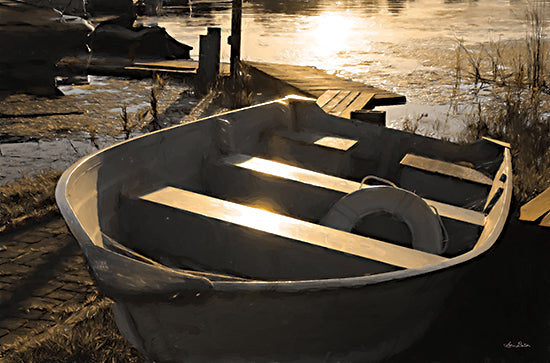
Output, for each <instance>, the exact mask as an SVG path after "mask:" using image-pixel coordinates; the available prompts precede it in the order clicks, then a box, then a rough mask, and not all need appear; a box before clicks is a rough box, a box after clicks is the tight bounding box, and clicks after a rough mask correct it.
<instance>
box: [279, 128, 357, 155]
mask: <svg viewBox="0 0 550 363" xmlns="http://www.w3.org/2000/svg"><path fill="white" fill-rule="evenodd" d="M274 135H277V136H279V137H283V138H286V139H289V140H293V141H297V142H302V143H305V144H310V145H317V146H322V147H326V148H331V149H336V150H340V151H348V150H349V149H350V148H351V147H352V146H354V145H355V144H357V142H358V141H359V140H356V139H350V138H347V137H343V136H339V135H332V134H321V133H319V132H311V131H307V130H301V131H292V130H288V129H282V130H278V131H276V132H275V133H274Z"/></svg>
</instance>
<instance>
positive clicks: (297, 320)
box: [115, 269, 460, 362]
mask: <svg viewBox="0 0 550 363" xmlns="http://www.w3.org/2000/svg"><path fill="white" fill-rule="evenodd" d="M459 275H460V270H457V269H452V270H445V271H442V272H439V273H436V274H431V275H425V276H420V277H415V278H411V279H406V280H400V281H391V282H386V283H381V284H376V285H371V286H363V287H361V288H346V287H342V288H336V289H326V290H325V289H321V290H312V291H307V290H306V291H298V292H293V293H290V292H278V291H271V292H270V291H261V292H259V291H248V292H246V291H240V292H238V293H237V292H231V291H223V292H222V291H211V292H200V293H196V294H188V295H185V296H181V297H180V296H178V297H175V298H174V299H166V300H164V301H162V302H159V301H155V300H151V301H147V299H145V301H144V300H142V299H139V300H137V299H121V300H117V301H116V303H115V316H116V318H117V324H118V326H119V328H120V329H121V331H122V333H123V334H124V335H125V336H126V337H127V338H128V339H129V340H130V341H131V343H132V344H133V345H135V346H136V347H138V349H139V350H141V351H142V352H146V354H147V355H148V356H149V357H150V358H151V359H153V360H155V361H161V362H167V361H182V362H228V361H229V362H274V361H277V362H319V361H326V362H375V361H379V360H381V359H384V358H387V357H389V356H392V355H393V354H396V353H398V352H400V351H402V350H403V349H405V348H407V347H408V346H410V345H411V344H412V343H413V342H414V341H415V340H417V339H418V338H419V337H421V336H422V334H423V333H424V332H425V331H426V330H427V328H428V327H429V325H430V324H431V322H432V321H433V319H434V318H435V317H436V316H437V315H438V313H439V312H440V309H441V307H442V306H443V305H444V302H445V299H446V298H447V297H448V296H449V293H450V292H451V290H452V288H453V286H454V285H455V282H456V281H457V279H458V277H459Z"/></svg>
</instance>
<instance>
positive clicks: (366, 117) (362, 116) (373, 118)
mask: <svg viewBox="0 0 550 363" xmlns="http://www.w3.org/2000/svg"><path fill="white" fill-rule="evenodd" d="M350 118H352V119H354V120H359V121H365V122H370V123H372V124H376V125H379V126H386V111H374V110H356V111H352V112H351V116H350Z"/></svg>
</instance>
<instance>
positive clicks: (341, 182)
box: [223, 154, 485, 226]
mask: <svg viewBox="0 0 550 363" xmlns="http://www.w3.org/2000/svg"><path fill="white" fill-rule="evenodd" d="M223 163H224V164H226V165H230V166H235V167H239V168H243V169H248V170H251V171H255V172H260V173H264V174H268V175H272V176H275V177H278V178H285V179H289V180H293V181H296V182H300V183H304V184H309V185H312V186H315V187H319V188H324V189H329V190H334V191H338V192H340V193H342V194H348V193H351V192H354V191H356V190H357V189H359V188H360V187H361V184H360V183H357V182H354V181H351V180H347V179H342V178H339V177H335V176H331V175H327V174H322V173H318V172H315V171H311V170H307V169H303V168H299V167H296V166H292V165H287V164H283V163H279V162H275V161H271V160H267V159H263V158H260V157H252V156H248V155H242V154H235V155H230V156H228V157H225V158H224V159H223ZM424 200H425V201H426V203H428V205H430V206H433V207H435V208H436V209H437V211H438V213H439V215H441V216H442V217H447V218H451V219H455V220H459V221H462V222H466V223H471V224H476V225H479V226H483V225H484V223H485V215H484V214H483V213H480V212H476V211H473V210H470V209H466V208H461V207H457V206H453V205H450V204H446V203H441V202H437V201H434V200H430V199H424Z"/></svg>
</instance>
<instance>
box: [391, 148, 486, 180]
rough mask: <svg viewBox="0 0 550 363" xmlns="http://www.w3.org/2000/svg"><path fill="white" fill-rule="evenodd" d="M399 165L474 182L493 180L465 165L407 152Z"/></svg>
mask: <svg viewBox="0 0 550 363" xmlns="http://www.w3.org/2000/svg"><path fill="white" fill-rule="evenodd" d="M400 163H401V165H406V166H410V167H413V168H417V169H422V170H426V171H430V172H432V173H438V174H443V175H447V176H452V177H455V178H459V179H463V180H468V181H471V182H474V183H479V184H485V185H492V184H493V181H492V180H491V179H490V178H489V177H487V176H486V175H484V174H482V173H480V172H479V171H477V170H475V169H472V168H468V167H466V166H462V165H457V164H453V163H449V162H446V161H441V160H436V159H431V158H426V157H423V156H418V155H414V154H407V155H405V157H404V158H403V160H401V162H400Z"/></svg>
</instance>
